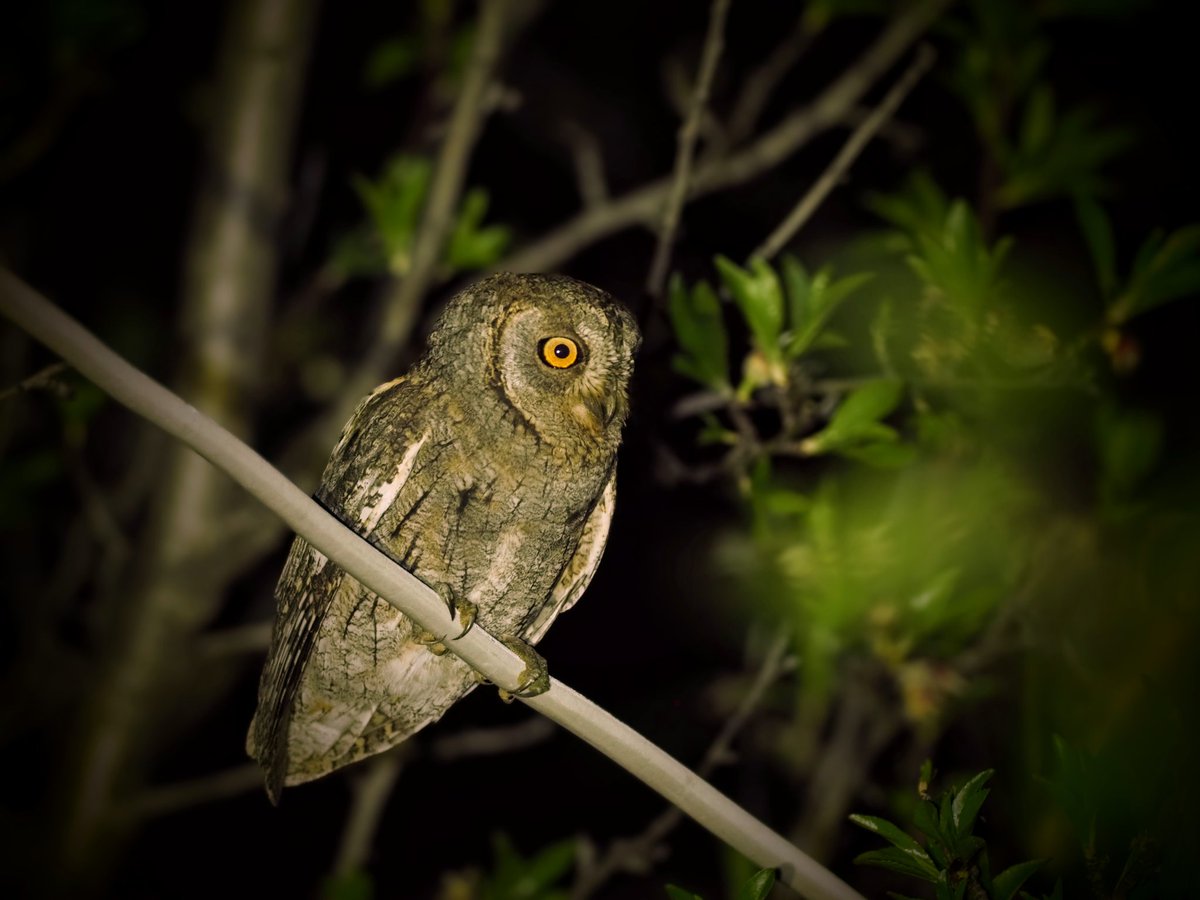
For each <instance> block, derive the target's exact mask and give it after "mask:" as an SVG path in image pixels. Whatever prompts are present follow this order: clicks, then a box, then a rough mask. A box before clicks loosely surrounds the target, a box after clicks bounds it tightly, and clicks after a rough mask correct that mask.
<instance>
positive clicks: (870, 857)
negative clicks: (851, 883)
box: [854, 847, 938, 881]
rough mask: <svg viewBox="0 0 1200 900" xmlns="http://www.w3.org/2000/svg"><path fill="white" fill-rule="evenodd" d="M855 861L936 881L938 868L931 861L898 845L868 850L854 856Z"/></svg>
mask: <svg viewBox="0 0 1200 900" xmlns="http://www.w3.org/2000/svg"><path fill="white" fill-rule="evenodd" d="M854 862H855V864H857V865H860V866H878V867H879V868H881V869H889V870H891V871H893V872H898V873H900V874H901V875H911V876H912V877H913V878H920V879H921V880H922V881H935V880H936V879H937V876H938V870H937V869H935V868H934V867H933V865H932V864H931V863H928V862H924V861H922V860H920V859H917V858H916V857H914V856H913V855H912V854H910V853H905V852H904V851H903V850H900V849H897V848H896V847H884V848H883V849H882V850H868V851H867V852H866V853H860V854H859V855H858V856H856V857H854Z"/></svg>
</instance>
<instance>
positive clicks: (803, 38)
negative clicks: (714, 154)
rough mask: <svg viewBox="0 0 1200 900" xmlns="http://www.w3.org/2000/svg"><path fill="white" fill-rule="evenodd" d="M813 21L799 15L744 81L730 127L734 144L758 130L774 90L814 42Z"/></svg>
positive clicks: (728, 134) (728, 132)
mask: <svg viewBox="0 0 1200 900" xmlns="http://www.w3.org/2000/svg"><path fill="white" fill-rule="evenodd" d="M812 22H813V20H812V18H810V17H809V16H808V15H807V14H806V13H805V12H801V13H800V14H799V15H798V16H797V17H796V26H795V28H793V29H792V31H791V32H790V33H789V34H788V36H787V37H786V38H784V39H783V40H782V41H780V42H779V44H778V45H777V46H776V47H775V49H774V50H772V51H771V55H770V56H768V57H767V58H766V60H765V61H764V62H763V64H762V65H760V66H759V67H758V68H756V69H755V70H754V71H753V72H751V73H750V74H749V75H748V76H747V77H746V79H745V81H743V82H742V89H741V91H739V92H738V96H737V99H736V100H735V101H734V103H733V111H732V112H731V113H730V114H729V125H728V127H727V128H726V137H727V138H728V140H729V143H730V144H731V145H733V146H737V145H738V144H740V143H741V142H742V141H744V140H745V139H746V138H748V137H749V136H750V135H751V134H753V133H754V129H755V128H756V127H757V125H758V119H759V117H760V116H761V115H762V112H763V110H764V109H765V108H766V105H767V101H768V100H770V99H771V94H773V93H774V92H775V88H777V87H778V86H779V82H780V81H782V80H783V77H784V76H785V75H787V73H788V72H790V71H791V70H792V68H793V67H794V66H795V65H796V62H797V60H799V59H800V57H801V56H802V55H803V54H804V51H805V50H807V49H808V46H809V44H810V43H812V39H813V35H814V34H815V31H814V28H813V24H812Z"/></svg>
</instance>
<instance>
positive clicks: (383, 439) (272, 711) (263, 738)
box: [246, 379, 428, 803]
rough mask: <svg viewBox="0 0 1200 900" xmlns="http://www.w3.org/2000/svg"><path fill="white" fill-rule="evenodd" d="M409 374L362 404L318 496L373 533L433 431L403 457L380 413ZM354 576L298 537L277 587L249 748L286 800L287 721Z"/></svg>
mask: <svg viewBox="0 0 1200 900" xmlns="http://www.w3.org/2000/svg"><path fill="white" fill-rule="evenodd" d="M403 381H404V379H396V380H395V381H391V382H388V383H387V384H384V385H381V386H380V387H378V388H376V389H375V390H374V391H373V392H372V393H371V394H370V395H369V396H368V397H366V398H365V399H364V400H363V401H362V402H361V403H360V404H359V405H358V408H357V409H355V411H354V414H353V416H351V418H350V421H349V422H348V423H347V424H346V427H345V428H344V429H343V431H342V437H341V440H339V441H338V444H337V446H336V447H335V448H334V451H333V455H332V456H331V458H330V460H329V464H328V466H327V467H326V470H325V475H324V477H323V478H322V482H321V488H320V490H319V491H318V493H317V495H316V496H317V500H318V501H320V502H321V503H322V504H323V505H325V506H326V508H328V509H329V510H330V511H331V512H334V514H335V515H336V514H338V511H339V510H346V509H352V510H354V515H353V517H352V518H351V520H349V521H346V524H347V525H348V526H349V527H351V528H353V529H354V530H355V531H357V532H358V533H359V534H360V535H362V536H363V537H366V538H368V539H369V538H370V535H371V532H372V531H373V530H374V529H375V527H376V525H377V524H378V522H379V518H380V516H381V515H382V514H383V512H384V511H385V510H386V509H387V507H388V506H389V505H390V503H391V501H392V500H394V499H395V497H396V495H397V494H398V493H399V491H400V490H401V488H403V486H404V483H405V482H406V481H407V479H408V476H409V474H411V472H412V469H413V466H414V464H415V462H416V457H417V454H418V453H419V451H420V450H421V447H422V446H423V445H424V443H425V440H426V439H427V437H428V435H422V436H421V437H419V438H417V439H416V440H411V439H410V441H409V445H408V447H407V448H405V449H404V452H403V453H402V455H401V457H400V461H399V464H397V463H396V461H395V460H396V449H397V448H396V445H397V443H399V442H400V441H401V440H402V439H403V437H404V435H403V433H402V431H401V432H400V433H397V431H398V430H397V429H394V428H393V427H392V426H393V423H391V422H390V420H389V417H387V416H381V415H379V413H380V412H381V409H380V407H381V406H382V405H383V404H385V403H388V402H390V401H394V399H395V395H396V393H397V392H398V390H399V389H400V387H401V385H402V383H403ZM351 469H353V471H350V470H351ZM339 517H340V518H341V516H340V515H339ZM348 577H349V576H348V575H346V573H345V572H344V571H343V570H342V568H341V567H340V566H337V565H336V564H334V563H331V562H330V561H329V560H328V558H327V557H325V555H324V554H322V553H320V552H319V551H317V550H316V549H315V548H313V547H311V546H309V544H308V542H307V541H305V540H303V539H302V538H296V540H295V542H294V543H293V544H292V549H291V552H290V554H289V555H288V561H287V563H286V564H285V566H284V570H283V573H282V574H281V575H280V577H279V583H278V585H277V586H276V588H275V603H276V611H275V627H274V630H273V633H272V636H271V649H270V651H269V653H268V656H267V663H266V666H265V667H264V669H263V675H262V679H261V681H260V684H259V696H258V709H257V710H256V712H255V716H254V721H252V722H251V724H250V731H249V734H248V735H247V738H246V751H247V752H248V753H249V754H250V756H252V757H254V758H256V759H257V760H258V761H259V763H260V764H261V765H262V767H263V770H264V771H265V773H266V786H267V795H268V796H269V797H270V798H271V801H272V802H273V803H274V802H277V801H278V799H279V792H280V790H281V788H282V786H283V780H284V777H285V775H286V773H287V768H288V728H289V725H290V721H291V717H292V708H293V705H294V703H295V700H296V695H297V691H298V689H299V686H300V681H301V678H302V676H303V674H304V667H305V664H306V663H307V662H308V660H309V659H311V658H312V652H313V648H314V646H315V645H316V642H317V638H318V636H319V634H320V631H321V625H322V623H323V622H324V620H325V617H326V614H327V613H328V612H329V609H330V606H331V604H332V603H333V601H334V599H335V597H336V596H337V593H338V590H339V589H340V588H341V586H342V582H343V580H344V579H346V578H348Z"/></svg>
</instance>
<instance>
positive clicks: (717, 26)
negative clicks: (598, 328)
mask: <svg viewBox="0 0 1200 900" xmlns="http://www.w3.org/2000/svg"><path fill="white" fill-rule="evenodd" d="M729 4H730V0H712V7H711V8H710V10H709V13H708V33H707V34H706V35H705V37H704V49H703V51H702V52H701V54H700V70H699V72H698V73H697V74H696V84H695V87H694V88H693V89H692V96H691V99H690V100H689V102H688V109H687V116H686V117H685V118H684V121H683V125H682V126H681V127H680V129H679V138H678V142H677V144H676V148H675V166H674V169H673V172H674V174H673V176H672V179H671V187H670V189H669V191H668V192H667V196H666V199H665V202H664V203H663V208H662V218H661V220H660V221H659V226H658V246H657V247H655V249H654V259H653V261H652V262H651V263H650V273H649V274H648V275H647V276H646V293H647V294H649V295H650V302H651V303H654V302H655V301H656V300H657V298H658V296H659V294H661V293H662V289H663V284H665V283H666V280H667V267H668V266H669V265H670V264H671V248H672V247H673V246H674V244H675V232H676V231H677V230H678V229H679V215H680V211H681V210H682V209H683V203H684V200H685V199H686V197H687V192H688V182H689V181H690V180H691V176H692V158H693V157H694V156H695V153H696V138H697V137H698V136H699V134H700V120H701V117H702V116H703V115H704V111H705V110H706V109H707V108H708V95H709V91H710V90H711V89H712V81H713V76H714V75H715V74H716V72H717V63H718V62H719V61H720V59H721V51H722V49H723V48H724V46H725V19H726V18H727V17H728V14H729Z"/></svg>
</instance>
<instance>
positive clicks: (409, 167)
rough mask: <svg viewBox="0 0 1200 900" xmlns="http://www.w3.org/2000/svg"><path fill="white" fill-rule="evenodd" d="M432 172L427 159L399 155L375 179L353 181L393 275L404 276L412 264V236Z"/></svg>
mask: <svg viewBox="0 0 1200 900" xmlns="http://www.w3.org/2000/svg"><path fill="white" fill-rule="evenodd" d="M431 171H432V169H431V166H430V163H429V160H427V159H425V158H424V157H420V156H407V155H404V154H401V155H399V156H394V157H392V158H391V159H390V160H388V163H387V165H386V166H385V167H384V171H383V174H382V175H380V176H379V178H377V179H376V180H374V181H371V180H369V179H367V178H363V177H362V176H355V178H354V180H353V184H354V189H355V190H356V191H357V192H358V195H359V197H360V198H361V199H362V202H363V205H364V206H365V207H366V209H367V213H368V215H369V216H370V219H371V223H372V224H373V225H374V227H375V233H376V236H377V237H378V239H379V241H380V243H381V244H382V245H383V251H384V255H385V257H386V259H387V263H388V268H389V269H390V270H391V271H392V273H393V274H396V275H403V274H404V273H405V272H407V271H408V267H409V266H410V265H411V262H412V261H411V259H410V256H409V254H410V252H411V249H412V242H413V235H414V234H415V232H416V228H417V222H418V219H419V218H420V215H421V207H422V205H423V204H424V202H425V193H426V191H427V190H428V188H429V177H430V173H431Z"/></svg>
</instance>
